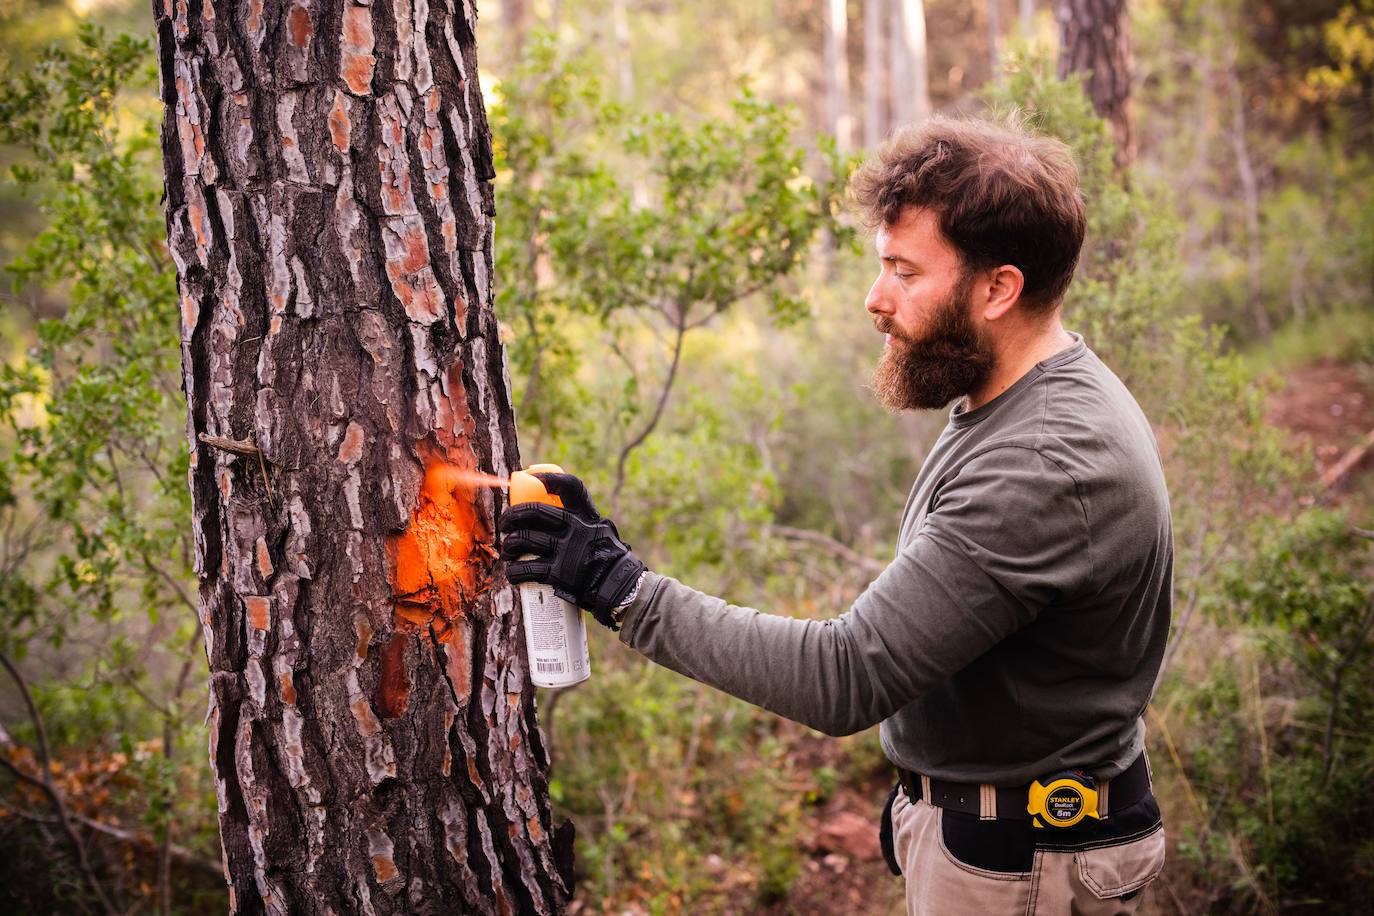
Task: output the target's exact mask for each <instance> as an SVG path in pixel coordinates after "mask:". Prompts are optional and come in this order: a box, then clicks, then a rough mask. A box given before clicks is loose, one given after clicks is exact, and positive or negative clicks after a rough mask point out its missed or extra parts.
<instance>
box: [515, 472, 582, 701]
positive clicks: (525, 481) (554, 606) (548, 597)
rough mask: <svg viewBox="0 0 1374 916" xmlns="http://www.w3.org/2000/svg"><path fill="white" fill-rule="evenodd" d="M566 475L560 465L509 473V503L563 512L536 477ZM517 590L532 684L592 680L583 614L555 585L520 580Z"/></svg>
mask: <svg viewBox="0 0 1374 916" xmlns="http://www.w3.org/2000/svg"><path fill="white" fill-rule="evenodd" d="M562 473H563V469H562V468H560V467H559V466H558V465H556V464H535V465H531V466H530V467H529V468H527V469H526V470H523V471H516V472H515V473H513V474H511V475H510V504H511V505H512V506H517V505H519V504H520V503H532V502H537V503H545V504H547V505H550V506H557V507H559V508H560V509H561V508H562V507H563V500H561V499H559V498H558V497H557V496H555V495H554V494H552V493H550V492H549V491H548V490H546V489H545V488H544V484H543V482H541V481H540V480H539V478H538V477H535V476H534V475H535V474H562ZM522 559H529V558H528V557H524V558H522ZM519 588H520V608H521V611H522V612H523V613H522V615H521V616H523V617H524V619H525V652H526V654H527V656H528V658H529V665H530V680H532V681H534V684H535V686H536V687H571V686H572V685H573V684H580V683H582V682H583V681H585V680H586V679H587V678H589V677H591V676H592V662H591V657H590V656H589V655H588V654H587V625H586V622H585V621H584V620H583V618H582V611H581V610H579V609H578V608H577V606H576V605H574V604H573V603H572V602H571V601H565V600H563V599H562V598H560V597H558V596H557V595H555V594H554V593H553V586H551V585H543V584H541V583H538V582H522V583H520V586H519Z"/></svg>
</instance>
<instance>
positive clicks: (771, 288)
mask: <svg viewBox="0 0 1374 916" xmlns="http://www.w3.org/2000/svg"><path fill="white" fill-rule="evenodd" d="M922 11H923V14H924V26H925V28H924V35H921V34H920V29H919V28H918V25H919V23H918V22H916V21H915V17H916V16H917V15H918V14H919V13H921V12H922ZM480 12H481V16H482V18H481V22H480V26H479V32H478V43H479V53H480V59H481V61H482V65H483V71H482V74H481V78H482V85H483V91H484V93H485V94H486V97H487V101H488V108H489V114H490V118H491V125H492V129H493V135H494V137H495V140H496V144H497V151H496V153H497V159H498V162H497V166H498V172H499V174H498V179H497V182H498V187H497V208H498V216H497V236H496V237H497V243H496V244H497V251H496V257H497V262H498V271H497V274H496V278H495V282H496V292H497V302H498V305H497V308H498V314H499V316H500V317H501V319H502V321H503V325H504V327H505V329H506V331H507V344H508V347H509V356H510V363H511V374H512V378H513V381H514V383H515V389H516V409H517V417H518V419H519V423H520V432H521V445H522V454H523V456H524V459H525V461H526V462H527V463H529V462H533V461H554V462H559V463H561V464H563V465H564V466H566V467H567V468H569V469H570V470H573V471H575V472H576V473H578V474H579V475H581V476H583V477H584V478H585V479H586V480H587V481H588V484H589V486H590V488H591V490H592V492H593V493H594V494H595V495H596V496H597V498H598V501H599V502H600V503H601V504H602V508H603V510H605V511H607V513H608V514H611V515H612V516H613V517H615V518H616V519H617V520H618V522H619V523H620V525H621V527H622V530H623V531H624V532H625V534H626V535H627V538H628V540H629V541H630V542H631V543H633V544H634V545H635V547H636V549H637V551H638V552H640V553H641V554H642V556H643V557H644V559H645V560H646V561H647V562H648V563H649V564H650V566H651V567H653V568H655V569H657V570H660V571H662V572H665V573H668V574H671V575H673V576H676V577H678V578H681V579H683V580H685V581H686V582H688V583H690V584H692V585H694V586H696V587H698V588H701V589H704V590H706V591H710V592H713V593H716V594H721V595H724V596H726V597H728V598H729V599H730V600H732V601H734V602H736V603H741V604H748V605H752V606H755V607H760V608H763V609H767V610H771V611H774V612H779V613H787V614H795V615H804V616H818V617H824V616H830V615H837V614H839V613H842V612H843V611H844V610H845V609H846V608H847V607H848V604H849V602H850V601H851V600H852V599H853V598H854V597H855V596H856V595H857V594H858V593H859V591H860V590H861V589H862V588H863V587H864V585H865V584H866V583H867V582H868V581H869V580H870V579H871V577H872V576H874V575H875V573H876V571H877V570H879V569H881V567H882V565H883V563H884V559H885V558H886V557H887V556H888V555H889V553H890V551H891V550H892V547H893V544H894V539H895V534H896V523H897V518H898V514H899V512H900V509H901V506H902V504H903V501H904V499H905V496H906V493H907V490H908V488H909V486H910V483H911V481H912V480H913V479H914V476H915V474H916V471H917V469H918V468H919V466H920V463H921V460H922V458H923V457H924V455H925V453H926V450H927V449H928V447H929V446H930V444H931V443H932V441H933V439H934V437H935V435H936V434H937V433H938V431H939V429H940V428H941V426H942V425H943V422H944V415H943V414H942V413H939V412H932V413H927V414H919V415H905V416H898V417H892V416H888V415H886V414H885V413H884V412H883V411H882V410H881V409H879V408H878V407H877V406H876V405H875V403H874V402H873V400H872V398H871V396H870V394H869V393H868V391H867V390H866V387H865V386H866V381H867V378H868V375H869V372H870V370H871V367H872V364H873V362H874V361H875V359H876V358H877V356H878V353H879V348H880V347H881V338H880V337H879V336H878V335H876V334H875V333H874V332H873V330H872V326H871V324H870V322H869V320H868V317H867V315H866V314H865V313H864V311H863V305H862V302H863V297H864V293H865V291H866V289H867V286H868V283H869V281H870V279H871V276H872V274H873V273H874V270H875V262H874V258H873V255H872V253H871V249H869V248H866V245H867V242H866V240H865V239H863V238H861V237H859V236H858V234H857V233H856V232H855V231H854V229H853V226H852V221H851V220H850V218H849V217H848V215H847V214H846V212H845V210H844V208H843V200H842V193H841V191H842V186H843V182H844V180H845V178H846V176H847V174H848V171H849V169H850V168H851V167H852V162H853V158H854V157H861V156H862V155H863V150H864V149H866V148H871V147H872V146H873V145H874V144H875V143H877V142H878V141H879V140H880V139H881V138H882V137H883V136H884V135H885V134H886V133H887V131H888V130H890V129H891V128H892V127H893V126H895V125H897V124H900V123H903V122H905V121H909V120H911V119H914V118H919V117H921V116H922V115H923V113H924V112H926V111H929V110H935V111H942V112H950V113H997V112H1008V111H1012V110H1016V111H1019V112H1020V116H1021V117H1026V118H1029V119H1030V121H1031V122H1032V123H1033V124H1034V125H1035V126H1036V127H1037V128H1038V129H1040V130H1043V131H1046V132H1048V133H1051V134H1054V135H1056V136H1059V137H1061V138H1063V139H1064V140H1065V141H1067V142H1068V143H1069V144H1070V145H1071V146H1072V147H1073V148H1074V150H1075V151H1076V153H1077V156H1078V159H1079V162H1080V165H1081V168H1082V170H1083V179H1084V189H1085V193H1086V195H1087V197H1088V202H1089V207H1090V212H1091V220H1092V221H1091V227H1090V237H1089V242H1088V249H1087V252H1086V256H1085V259H1084V262H1083V265H1082V268H1081V270H1080V275H1079V278H1078V279H1077V281H1076V283H1075V285H1074V287H1073V289H1072V290H1071V291H1070V295H1069V301H1068V303H1067V305H1066V310H1065V323H1066V325H1067V326H1068V327H1070V328H1072V329H1074V330H1078V331H1080V332H1082V333H1083V334H1084V335H1085V336H1086V337H1087V340H1088V343H1089V344H1090V345H1091V346H1092V347H1093V348H1094V349H1096V350H1097V352H1098V353H1100V354H1101V355H1102V356H1103V358H1104V359H1105V360H1106V361H1107V363H1108V364H1109V365H1111V366H1112V367H1113V368H1114V369H1115V370H1116V372H1117V373H1118V374H1119V375H1121V376H1122V378H1123V379H1125V380H1126V382H1127V383H1128V384H1129V385H1130V387H1131V389H1132V390H1133V392H1134V393H1135V395H1136V397H1137V398H1138V399H1139V400H1140V402H1141V404H1142V406H1143V407H1144V409H1145V411H1146V413H1147V414H1148V415H1149V416H1150V417H1151V419H1152V420H1153V422H1154V423H1155V429H1156V434H1157V436H1158V438H1159V442H1160V446H1161V450H1162V453H1163V455H1164V459H1165V463H1166V470H1167V473H1168V478H1169V483H1170V487H1171V492H1172V498H1173V507H1174V516H1175V530H1176V538H1177V567H1176V582H1175V588H1176V611H1175V614H1176V616H1175V628H1174V633H1173V636H1172V640H1171V643H1170V646H1169V650H1168V656H1167V661H1166V665H1167V667H1166V671H1165V674H1164V677H1163V681H1162V683H1161V685H1160V688H1159V691H1158V694H1157V696H1156V698H1155V702H1154V704H1153V707H1152V708H1151V710H1150V712H1149V723H1148V724H1149V727H1150V754H1151V759H1152V761H1153V764H1154V774H1155V779H1156V783H1157V791H1158V794H1159V796H1160V799H1161V804H1162V806H1163V807H1164V810H1165V818H1166V824H1167V829H1168V834H1169V839H1170V858H1169V864H1168V865H1167V867H1166V870H1165V872H1164V874H1163V876H1162V877H1161V878H1160V879H1159V881H1157V882H1156V883H1155V885H1154V886H1153V887H1152V888H1151V890H1150V892H1149V896H1148V898H1147V900H1146V904H1145V906H1146V908H1147V911H1148V912H1165V913H1175V912H1177V913H1203V912H1214V913H1276V912H1280V911H1283V912H1290V911H1291V912H1313V913H1337V912H1356V911H1359V912H1367V910H1365V909H1364V906H1365V905H1367V903H1368V897H1369V891H1371V890H1374V829H1371V826H1370V825H1371V824H1374V702H1372V701H1374V640H1371V625H1374V596H1372V595H1371V588H1372V587H1374V530H1371V529H1374V473H1371V470H1370V468H1369V462H1366V461H1363V456H1364V454H1365V452H1364V451H1362V448H1363V447H1367V446H1369V445H1371V444H1374V182H1372V181H1371V178H1372V177H1374V160H1371V150H1374V143H1371V140H1374V94H1372V93H1371V87H1372V86H1374V0H1301V2H1300V0H1134V2H1132V3H1130V4H1129V28H1130V31H1131V36H1132V41H1133V45H1134V60H1135V70H1134V79H1133V81H1132V83H1131V96H1132V102H1131V104H1132V106H1133V113H1134V132H1133V141H1132V145H1133V146H1134V150H1133V151H1132V150H1131V149H1129V148H1128V147H1122V146H1120V145H1119V144H1118V143H1117V140H1118V139H1120V138H1121V136H1122V135H1121V134H1120V133H1119V132H1118V131H1113V130H1112V129H1110V128H1109V127H1108V125H1106V124H1105V123H1104V122H1103V121H1102V120H1101V119H1099V118H1098V116H1097V115H1096V114H1094V110H1093V106H1092V105H1091V104H1090V103H1089V102H1088V100H1087V98H1086V97H1085V94H1084V91H1083V88H1082V85H1081V82H1080V80H1078V79H1077V78H1069V79H1067V80H1066V79H1061V78H1059V77H1058V76H1057V75H1056V74H1057V66H1056V63H1057V59H1058V50H1057V47H1056V42H1057V36H1058V26H1057V24H1056V22H1055V18H1054V8H1053V4H1052V3H1050V2H1048V0H1018V2H1013V0H974V2H971V3H964V2H956V0H926V2H925V3H924V4H922V3H920V2H916V0H848V3H847V4H846V3H845V2H841V0H834V2H831V0H776V2H763V0H736V2H733V3H728V4H726V3H718V2H706V0H676V2H670V0H507V2H504V3H496V2H491V3H482V4H481V8H480ZM922 41H924V44H921V42H922ZM154 55H155V47H154V41H153V34H152V29H151V16H150V13H149V9H148V8H147V3H146V2H124V0H68V2H36V0H0V68H3V70H4V74H3V82H2V84H0V167H3V169H4V175H5V177H4V181H3V184H2V185H0V261H3V263H4V265H5V268H6V271H5V274H4V276H3V280H2V281H0V283H2V286H0V288H2V289H3V298H2V299H0V329H3V338H0V340H3V344H2V346H3V354H2V355H3V359H2V360H0V665H3V667H4V668H5V673H4V674H0V850H2V851H3V854H0V908H3V909H5V910H6V911H7V912H23V913H39V912H81V911H86V910H104V911H107V912H136V911H140V910H141V911H151V910H153V909H157V910H158V911H160V912H163V913H170V912H188V913H189V912H205V913H212V912H223V911H224V910H225V908H226V898H225V893H224V884H223V880H222V878H221V877H220V876H219V869H220V864H219V863H220V853H219V842H218V835H217V826H216V813H215V794H214V791H213V787H212V783H211V778H210V770H209V764H208V761H207V755H206V735H205V732H204V729H203V727H202V725H201V718H202V716H203V713H204V709H205V673H206V672H205V661H204V651H203V648H202V642H201V635H200V628H199V624H198V621H197V617H196V610H195V605H194V597H193V596H194V579H193V577H192V575H191V572H190V564H191V548H190V545H189V543H188V538H189V535H190V526H189V517H190V504H189V494H188V492H187V487H186V484H185V481H186V462H187V457H186V445H185V442H186V438H185V436H186V433H185V429H186V426H185V424H186V416H185V403H184V399H183V397H182V394H181V391H180V387H179V370H178V363H179V351H178V334H179V314H178V311H177V305H176V301H177V300H176V295H175V279H174V277H175V271H174V269H173V266H172V264H171V262H170V259H169V256H168V254H167V250H166V248H165V245H164V239H165V233H164V223H163V213H162V209H161V206H160V202H159V201H160V195H161V188H162V175H161V162H160V158H159V154H158V146H157V137H158V133H157V132H158V127H159V125H158V118H159V115H160V104H159V102H158V100H157V98H156V89H155V85H156V76H155V74H156V66H155V60H154ZM922 73H924V75H925V83H926V86H927V92H928V96H929V98H928V100H926V99H925V98H922V97H921V94H920V93H919V92H918V91H916V89H913V90H912V91H910V92H901V93H894V92H893V91H892V87H893V86H894V85H895V86H902V87H919V86H920V84H921V82H922V79H921V75H922ZM1132 153H1133V155H1132ZM591 636H592V640H593V647H592V652H593V667H594V674H593V677H592V679H591V680H590V681H589V682H587V683H585V684H584V685H582V686H580V687H578V688H576V689H574V690H569V691H566V692H564V693H558V694H547V693H545V694H541V696H540V718H541V723H542V725H543V727H544V729H545V730H546V731H547V733H548V736H549V739H550V742H551V746H552V753H553V757H554V769H553V774H552V794H553V800H554V804H555V809H556V813H557V814H559V815H560V816H566V817H570V818H572V819H573V820H574V821H575V822H576V824H577V828H578V847H577V855H578V859H577V861H578V881H579V887H578V894H577V901H576V903H575V904H574V909H575V910H576V911H578V912H585V913H600V912H615V913H649V912H653V913H676V912H690V913H710V912H722V913H731V912H770V913H794V912H801V913H807V912H814V913H836V912H856V913H857V912H863V913H886V912H898V911H899V910H900V899H901V897H900V882H899V879H896V878H893V877H891V876H890V875H888V874H887V872H886V869H885V867H884V866H883V865H882V863H881V862H880V861H879V860H878V859H877V847H876V836H875V831H876V820H877V814H878V810H879V808H880V806H881V803H882V801H883V799H884V798H885V796H886V793H887V790H888V788H889V787H890V785H891V782H892V773H891V771H890V769H889V768H888V766H887V765H886V763H885V762H884V760H883V757H882V754H881V752H880V750H879V748H878V742H877V734H876V729H874V730H872V731H870V732H867V733H863V734H860V735H856V736H853V737H850V738H846V739H841V740H834V739H828V738H824V737H822V736H820V735H818V734H817V733H814V732H811V731H809V730H808V729H806V728H803V727H801V726H798V725H795V724H793V723H790V722H787V721H783V720H780V719H778V718H776V717H774V716H771V715H768V714H764V713H762V712H760V711H758V710H755V709H753V708H751V707H748V706H746V705H744V704H742V703H738V702H736V701H734V700H731V699H729V698H726V697H724V696H722V695H720V694H718V693H715V692H713V691H711V690H709V689H707V688H703V687H700V686H698V685H696V684H694V683H692V682H691V681H688V680H686V679H684V678H681V677H679V676H677V675H675V674H672V673H670V672H667V671H664V670H660V669H655V668H653V667H651V666H649V665H648V664H647V663H644V662H643V661H642V660H641V659H639V658H638V656H635V655H634V654H633V653H631V652H629V651H628V650H625V649H623V648H622V647H621V646H619V644H618V643H616V642H615V641H614V640H613V639H612V638H611V637H610V636H609V635H608V634H606V633H603V632H601V631H600V630H599V629H597V632H595V633H593V634H591Z"/></svg>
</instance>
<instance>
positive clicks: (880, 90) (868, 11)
mask: <svg viewBox="0 0 1374 916" xmlns="http://www.w3.org/2000/svg"><path fill="white" fill-rule="evenodd" d="M886 10H887V0H864V77H863V78H864V146H865V147H867V148H868V149H873V148H875V147H876V146H877V145H878V144H879V143H881V142H882V141H883V138H884V137H886V136H887V129H888V118H887V88H888V72H887V53H886V50H885V47H884V45H885V42H884V40H883V19H884V18H885V17H884V14H885V13H886Z"/></svg>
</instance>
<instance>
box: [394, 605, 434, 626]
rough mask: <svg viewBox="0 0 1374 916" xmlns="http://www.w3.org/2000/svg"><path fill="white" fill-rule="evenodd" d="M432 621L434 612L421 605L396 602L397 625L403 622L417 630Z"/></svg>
mask: <svg viewBox="0 0 1374 916" xmlns="http://www.w3.org/2000/svg"><path fill="white" fill-rule="evenodd" d="M433 619H434V612H433V611H431V610H430V609H429V608H428V607H426V606H425V605H423V604H411V603H409V602H407V601H398V602H396V622H397V623H400V622H402V621H404V622H405V623H409V624H411V625H413V626H414V627H415V628H416V629H418V628H420V627H423V626H425V625H426V624H428V623H429V622H430V621H431V620H433Z"/></svg>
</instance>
